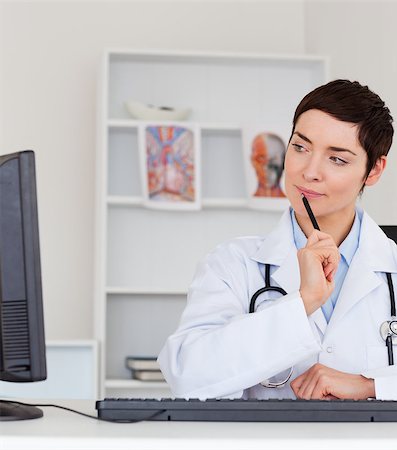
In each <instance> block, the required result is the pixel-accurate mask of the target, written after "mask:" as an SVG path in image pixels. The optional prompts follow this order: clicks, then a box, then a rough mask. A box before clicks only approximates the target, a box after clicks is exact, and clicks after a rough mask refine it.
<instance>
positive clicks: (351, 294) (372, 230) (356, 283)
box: [327, 213, 397, 334]
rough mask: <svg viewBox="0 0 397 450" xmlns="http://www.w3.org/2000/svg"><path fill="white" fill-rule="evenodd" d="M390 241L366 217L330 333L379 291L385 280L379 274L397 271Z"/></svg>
mask: <svg viewBox="0 0 397 450" xmlns="http://www.w3.org/2000/svg"><path fill="white" fill-rule="evenodd" d="M396 271H397V262H396V261H395V260H394V257H393V253H392V249H391V246H390V243H389V240H388V238H387V237H386V236H385V234H384V233H383V231H382V230H381V229H380V228H379V227H378V226H377V225H376V224H375V222H374V221H373V220H372V219H371V218H370V217H369V216H368V215H367V214H366V213H364V214H363V218H362V223H361V232H360V242H359V247H358V249H357V251H356V253H355V255H354V257H353V260H352V262H351V264H350V267H349V270H348V272H347V274H346V278H345V281H344V283H343V285H342V288H341V291H340V293H339V298H338V301H337V302H336V305H335V309H334V312H333V313H332V316H331V320H330V322H329V324H328V328H327V334H329V333H331V332H332V330H333V329H334V328H335V327H337V324H338V322H340V320H341V319H342V318H343V317H344V316H345V315H346V314H347V313H348V312H349V311H350V309H352V308H353V307H354V305H356V304H357V302H359V301H360V300H362V299H363V298H365V297H366V296H367V295H368V294H369V293H370V292H371V291H373V290H374V289H376V288H377V287H378V286H379V285H380V284H381V283H382V279H381V277H379V276H378V275H377V272H383V273H384V272H396Z"/></svg>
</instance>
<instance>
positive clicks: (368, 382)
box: [361, 375, 376, 398]
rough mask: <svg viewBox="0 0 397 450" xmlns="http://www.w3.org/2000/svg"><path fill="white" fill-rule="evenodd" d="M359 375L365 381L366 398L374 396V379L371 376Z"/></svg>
mask: <svg viewBox="0 0 397 450" xmlns="http://www.w3.org/2000/svg"><path fill="white" fill-rule="evenodd" d="M361 377H362V378H363V379H364V382H365V395H366V398H376V393H375V380H374V379H373V378H367V377H364V375H361Z"/></svg>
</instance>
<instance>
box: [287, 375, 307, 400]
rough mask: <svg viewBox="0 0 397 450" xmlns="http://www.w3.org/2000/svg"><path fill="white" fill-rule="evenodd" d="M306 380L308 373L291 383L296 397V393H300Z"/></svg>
mask: <svg viewBox="0 0 397 450" xmlns="http://www.w3.org/2000/svg"><path fill="white" fill-rule="evenodd" d="M305 378H306V372H304V373H302V374H301V375H299V377H296V378H295V379H294V380H292V381H291V383H290V386H291V389H292V390H293V391H294V393H295V395H296V392H297V391H299V389H300V387H301V385H302V383H303V381H304V380H305Z"/></svg>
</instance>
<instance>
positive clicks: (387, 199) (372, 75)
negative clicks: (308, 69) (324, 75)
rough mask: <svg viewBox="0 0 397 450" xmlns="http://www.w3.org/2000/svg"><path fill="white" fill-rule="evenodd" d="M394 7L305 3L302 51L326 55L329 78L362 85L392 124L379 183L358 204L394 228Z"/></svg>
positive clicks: (396, 12)
mask: <svg viewBox="0 0 397 450" xmlns="http://www.w3.org/2000/svg"><path fill="white" fill-rule="evenodd" d="M396 18H397V3H396V2H390V1H372V2H368V1H366V2H363V1H357V0H355V1H344V2H339V1H336V2H335V1H320V2H316V1H307V2H306V4H305V21H306V22H305V23H306V25H305V31H306V51H307V52H308V53H312V54H320V55H329V56H330V59H331V64H330V72H331V73H330V76H331V78H332V79H333V78H348V79H354V80H358V81H360V82H361V83H362V84H367V85H368V86H369V88H370V89H373V90H374V91H375V92H376V93H377V94H378V95H380V97H381V98H382V99H383V100H384V101H385V102H386V104H387V105H388V107H389V108H390V110H391V113H392V115H393V117H394V119H395V124H394V126H395V139H394V144H393V145H392V148H391V150H390V153H389V158H388V159H389V160H388V167H387V170H386V172H385V173H384V175H383V177H382V179H381V180H380V182H379V183H378V184H377V185H375V186H373V187H371V188H367V189H366V190H365V193H364V195H363V199H362V203H363V206H364V207H365V208H366V209H367V210H368V211H369V212H370V214H371V215H372V217H373V218H374V219H375V220H376V222H377V223H379V224H384V225H386V224H397V89H396V80H397V27H396Z"/></svg>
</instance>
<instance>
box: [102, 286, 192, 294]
mask: <svg viewBox="0 0 397 450" xmlns="http://www.w3.org/2000/svg"><path fill="white" fill-rule="evenodd" d="M106 293H107V294H108V295H187V292H186V291H184V290H173V289H161V287H158V288H153V287H150V288H140V289H137V288H128V287H117V286H109V287H107V288H106Z"/></svg>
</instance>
